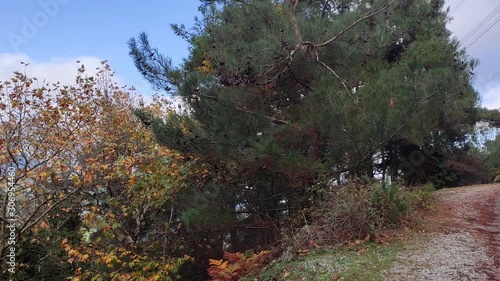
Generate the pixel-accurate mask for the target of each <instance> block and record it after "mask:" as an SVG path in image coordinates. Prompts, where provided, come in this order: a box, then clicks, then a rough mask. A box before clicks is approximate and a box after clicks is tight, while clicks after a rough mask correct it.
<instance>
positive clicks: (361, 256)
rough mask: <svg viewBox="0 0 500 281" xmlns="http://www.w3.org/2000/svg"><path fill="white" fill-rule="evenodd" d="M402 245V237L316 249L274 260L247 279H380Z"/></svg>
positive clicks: (312, 280)
mask: <svg viewBox="0 0 500 281" xmlns="http://www.w3.org/2000/svg"><path fill="white" fill-rule="evenodd" d="M403 248H404V242H403V241H396V242H393V243H391V244H384V245H378V244H375V243H363V244H359V245H357V246H356V247H354V248H350V249H348V248H345V247H343V248H337V249H333V250H316V251H314V252H311V253H310V254H308V255H306V256H302V257H300V258H298V259H296V260H294V261H291V262H279V261H278V262H275V263H274V264H272V265H270V266H269V267H268V268H267V269H266V270H264V271H263V272H262V273H261V274H260V276H254V277H251V278H248V279H245V280H247V281H250V280H262V281H281V280H287V281H288V280H290V281H298V280H307V281H309V280H310V281H327V280H328V281H332V280H383V277H384V272H385V271H386V270H389V269H390V268H391V265H392V264H393V263H394V262H395V261H396V259H397V254H398V253H399V252H400V251H402V250H403Z"/></svg>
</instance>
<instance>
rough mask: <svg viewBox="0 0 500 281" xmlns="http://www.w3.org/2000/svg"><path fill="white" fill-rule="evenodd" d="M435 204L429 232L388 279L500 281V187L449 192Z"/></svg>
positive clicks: (441, 194)
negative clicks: (435, 207) (435, 208)
mask: <svg viewBox="0 0 500 281" xmlns="http://www.w3.org/2000/svg"><path fill="white" fill-rule="evenodd" d="M437 200H438V202H437V204H436V205H437V206H438V207H437V208H438V209H437V210H436V211H435V212H432V214H431V215H429V217H427V218H426V222H428V223H427V225H426V229H427V232H426V233H425V234H423V235H419V236H418V238H417V239H415V240H414V242H413V241H412V242H411V243H410V245H409V246H408V247H407V248H406V250H405V251H403V253H402V254H401V255H399V256H398V262H397V263H395V265H394V266H393V268H392V269H391V270H390V271H389V272H387V275H386V280H394V281H399V280H425V281H427V280H429V281H431V280H432V281H434V280H500V185H498V184H497V185H482V186H469V187H461V188H454V189H447V190H443V191H439V192H437Z"/></svg>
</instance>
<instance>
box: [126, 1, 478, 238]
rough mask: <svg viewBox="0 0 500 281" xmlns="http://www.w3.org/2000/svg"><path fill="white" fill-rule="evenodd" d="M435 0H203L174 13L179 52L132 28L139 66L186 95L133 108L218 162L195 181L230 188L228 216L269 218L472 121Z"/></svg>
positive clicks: (469, 91)
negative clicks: (157, 107)
mask: <svg viewBox="0 0 500 281" xmlns="http://www.w3.org/2000/svg"><path fill="white" fill-rule="evenodd" d="M443 5H444V1H443V0H326V1H325V0H321V1H320V0H310V1H299V0H296V1H290V0H288V1H277V0H260V1H250V0H249V1H237V0H224V1H202V5H201V6H200V11H201V13H202V15H203V17H202V19H200V20H198V21H197V24H196V26H195V27H194V28H192V29H186V28H185V27H184V26H178V25H173V29H174V31H175V32H176V33H177V34H178V35H179V36H181V37H182V38H184V39H186V40H187V41H188V42H189V43H190V44H191V48H190V55H189V57H188V58H187V59H186V60H185V61H184V63H183V64H182V65H180V66H174V65H172V62H171V60H170V59H169V58H168V57H166V56H164V55H162V54H161V53H160V52H159V51H158V50H157V49H154V48H153V47H151V44H150V42H149V40H148V37H147V35H146V34H145V33H143V34H140V35H139V36H138V37H137V38H132V39H131V40H130V42H129V46H130V54H131V56H132V58H133V59H134V61H135V63H136V66H137V68H138V70H139V71H140V72H141V73H142V74H143V75H144V77H145V78H146V79H147V80H148V81H150V82H151V83H152V84H153V85H154V86H156V87H157V88H158V89H161V90H165V91H167V92H168V93H169V94H172V95H175V96H179V97H181V98H182V100H183V101H184V103H185V104H186V105H187V106H188V110H187V111H186V112H185V113H182V114H181V113H178V114H172V115H170V116H168V117H166V118H165V117H163V116H151V115H148V114H146V113H144V112H137V114H138V116H140V117H141V118H142V119H143V121H144V122H146V123H147V124H151V126H152V128H153V130H154V131H155V134H156V136H157V139H158V140H159V141H160V142H161V143H163V144H164V145H166V146H168V147H170V148H174V149H178V150H180V151H183V152H185V153H189V154H193V155H196V156H197V157H201V158H202V159H205V161H206V162H207V163H210V164H211V169H213V170H214V171H216V172H217V173H219V174H220V175H223V176H219V177H214V178H213V179H211V180H210V181H207V184H215V185H216V186H217V187H218V188H220V190H222V191H223V192H224V194H230V195H229V196H227V198H225V199H224V200H231V201H230V202H231V203H230V204H228V205H226V207H229V208H228V209H227V212H230V213H232V214H233V215H232V218H233V220H232V223H234V224H236V226H237V227H236V229H240V230H241V229H242V228H243V227H245V226H248V224H246V223H247V222H248V220H249V219H250V218H253V220H252V223H251V225H252V226H255V225H256V224H257V223H256V221H258V219H257V218H256V217H257V215H258V218H259V219H264V220H265V221H267V222H279V221H280V219H281V216H283V215H286V214H289V213H293V211H294V210H297V209H298V208H301V207H303V206H304V205H306V204H308V200H307V198H308V197H307V196H306V195H307V194H308V192H312V191H314V190H315V188H317V187H324V186H326V185H328V184H330V183H331V181H332V180H333V179H335V178H336V177H338V176H339V175H340V174H341V173H345V174H348V175H352V176H364V175H366V176H369V177H373V173H374V163H375V162H374V158H375V157H378V156H380V155H381V154H382V155H385V152H386V151H400V149H399V148H398V149H396V150H391V147H393V146H394V145H396V146H397V147H401V145H402V144H405V143H407V144H411V145H414V146H416V149H419V148H420V147H422V146H423V145H424V143H428V142H429V141H431V142H432V141H434V140H436V139H439V138H441V137H444V136H446V138H447V139H451V140H453V141H452V143H453V145H456V143H457V142H461V141H464V139H465V136H466V134H467V133H470V132H471V128H472V125H473V124H474V122H475V121H473V118H472V114H473V113H474V110H473V109H474V108H475V106H476V103H477V100H478V94H477V92H475V91H474V90H473V88H472V87H471V85H470V80H471V78H472V76H473V70H474V67H475V66H476V64H477V63H476V61H474V60H471V59H469V58H468V56H467V54H466V52H465V50H463V49H460V48H459V46H458V45H459V44H458V42H457V41H456V40H455V39H452V38H451V36H450V32H449V31H448V30H447V29H446V23H447V21H448V20H449V17H448V16H447V14H446V12H445V11H443ZM400 155H401V154H400V153H399V152H398V153H396V154H395V155H392V156H393V157H388V158H387V159H386V158H384V157H383V158H384V159H383V160H382V164H381V165H380V167H382V168H383V169H384V171H385V169H392V173H394V174H395V175H397V174H398V173H399V172H400V171H399V168H398V166H397V165H393V164H394V163H395V162H394V163H391V162H390V160H388V159H394V158H395V157H396V158H397V157H399V156H400ZM228 198H230V199H228ZM214 200H219V199H214ZM220 200H223V199H220ZM226 202H227V201H226ZM283 210H287V211H290V212H285V211H283ZM234 213H236V215H235V214H234ZM241 213H244V214H246V215H244V216H241ZM228 215H229V216H231V214H228ZM275 225H279V223H275ZM234 243H235V244H236V242H234ZM233 246H234V245H233Z"/></svg>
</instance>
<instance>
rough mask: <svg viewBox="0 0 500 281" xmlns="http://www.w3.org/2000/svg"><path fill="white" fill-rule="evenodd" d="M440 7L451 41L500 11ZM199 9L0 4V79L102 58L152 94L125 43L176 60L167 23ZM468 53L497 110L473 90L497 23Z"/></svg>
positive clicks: (498, 44) (488, 61)
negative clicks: (138, 42)
mask: <svg viewBox="0 0 500 281" xmlns="http://www.w3.org/2000/svg"><path fill="white" fill-rule="evenodd" d="M447 3H448V5H449V6H451V7H452V10H455V11H454V13H453V14H452V16H453V18H454V19H453V20H452V21H451V23H450V24H449V26H448V27H449V28H450V30H452V32H453V34H454V36H456V37H457V38H458V39H460V38H462V37H463V36H464V35H465V34H467V32H468V31H469V30H471V29H472V28H473V27H474V26H475V25H476V24H477V23H479V22H480V21H481V20H482V19H483V18H484V17H486V16H487V15H488V14H489V13H490V12H491V11H493V10H494V9H495V8H496V7H497V6H500V0H481V1H472V0H469V1H465V2H463V1H461V0H448V1H447ZM460 3H462V4H460ZM198 5H199V2H198V1H197V0H184V1H173V0H163V1H162V0H141V1H133V0H129V1H116V0H106V1H103V0H85V1H84V0H17V1H15V0H3V1H2V4H1V5H0V8H1V11H2V17H1V18H0V80H4V79H7V78H8V77H10V76H11V74H12V71H14V70H17V69H20V68H21V65H20V64H19V62H20V61H25V62H29V63H30V66H29V68H28V70H27V72H28V74H31V75H32V76H36V77H39V78H45V79H47V80H50V81H54V80H59V81H61V82H70V81H72V79H73V78H74V76H75V74H76V63H75V61H76V60H80V61H82V62H83V63H84V64H85V65H86V67H87V69H91V70H92V69H93V68H95V67H96V66H98V62H99V61H100V60H108V61H109V64H110V65H111V67H112V68H113V70H115V71H116V74H117V77H118V79H119V81H120V82H121V83H123V84H127V85H134V86H135V87H136V88H137V89H138V90H139V92H143V93H146V94H147V92H150V93H151V89H150V87H149V86H148V84H147V83H146V82H145V81H144V80H143V79H142V77H141V76H140V74H139V73H138V72H137V71H136V69H135V66H134V65H133V62H132V60H131V59H130V57H129V55H128V47H127V44H126V43H127V41H128V40H129V39H130V38H131V37H133V36H136V35H138V34H139V33H140V32H142V31H146V32H147V33H148V34H149V36H150V39H151V41H152V44H153V45H154V46H156V47H158V48H159V49H160V51H161V52H162V53H164V54H167V55H168V56H170V57H171V58H172V59H173V60H174V62H176V63H179V62H181V61H182V58H184V57H186V56H187V54H188V49H187V48H188V46H187V44H186V42H184V41H183V40H182V39H180V38H178V37H176V36H175V35H174V34H173V32H172V30H171V29H170V24H171V23H178V24H185V25H186V26H187V27H190V26H192V25H193V23H194V17H195V16H196V15H198ZM495 19H496V18H494V19H493V20H495ZM468 52H469V53H470V55H471V56H472V57H474V58H477V59H479V60H480V66H479V68H478V69H477V71H476V77H477V78H476V79H475V85H477V89H478V90H479V91H480V93H481V95H482V100H483V105H485V106H487V107H489V108H500V77H499V78H497V79H496V80H492V81H490V82H489V83H487V84H486V86H485V87H480V85H481V84H483V83H484V82H485V81H487V80H488V79H489V78H490V77H492V75H493V74H495V73H496V72H497V71H500V24H497V25H496V26H493V27H492V29H491V30H490V31H488V32H487V33H486V34H485V35H484V36H483V37H481V38H480V39H479V40H478V41H477V42H476V43H475V44H474V45H473V46H471V47H470V48H468ZM499 76H500V75H499Z"/></svg>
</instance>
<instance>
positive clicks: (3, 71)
mask: <svg viewBox="0 0 500 281" xmlns="http://www.w3.org/2000/svg"><path fill="white" fill-rule="evenodd" d="M76 61H80V64H83V65H84V66H85V69H87V73H88V74H89V75H94V74H95V69H96V68H97V67H99V66H100V65H101V63H100V62H101V61H102V60H101V59H100V58H97V57H91V56H81V57H75V58H53V59H50V60H48V61H35V60H32V59H31V58H30V57H29V56H28V55H26V54H23V53H16V54H12V53H0V81H5V80H7V79H9V78H11V77H13V72H14V71H21V72H24V73H26V75H27V76H29V77H36V78H37V79H38V80H39V81H43V80H46V81H47V82H50V83H56V82H61V84H63V85H67V84H73V83H74V82H75V77H76V75H77V67H78V64H77V63H76ZM21 62H24V63H26V64H29V65H28V66H27V67H26V66H25V65H22V64H21ZM118 80H119V79H118Z"/></svg>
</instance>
